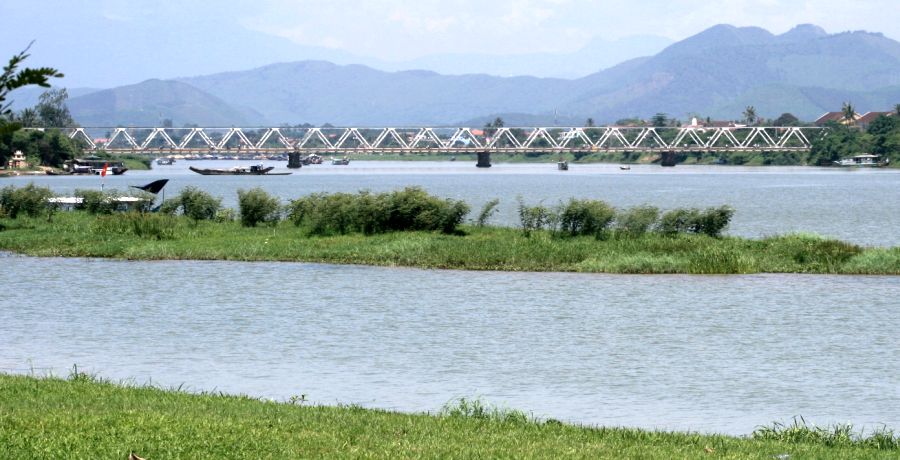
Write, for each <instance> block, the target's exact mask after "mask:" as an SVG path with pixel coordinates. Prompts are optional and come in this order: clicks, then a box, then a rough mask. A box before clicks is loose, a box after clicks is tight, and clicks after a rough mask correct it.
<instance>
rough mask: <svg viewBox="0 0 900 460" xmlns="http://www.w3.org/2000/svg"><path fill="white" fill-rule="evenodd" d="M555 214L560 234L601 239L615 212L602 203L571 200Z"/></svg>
mask: <svg viewBox="0 0 900 460" xmlns="http://www.w3.org/2000/svg"><path fill="white" fill-rule="evenodd" d="M555 214H556V216H557V217H556V219H555V220H556V221H557V222H559V232H560V233H561V234H563V235H566V236H583V235H587V236H594V237H596V238H601V237H603V236H604V235H605V234H606V231H607V229H608V228H609V226H610V224H611V223H612V221H613V219H615V217H616V210H615V208H613V207H612V206H610V205H609V204H607V203H605V202H603V201H599V200H577V199H575V198H572V199H570V200H569V202H568V203H566V204H565V205H562V206H560V208H559V209H558V210H556V211H555Z"/></svg>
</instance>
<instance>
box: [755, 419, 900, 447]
mask: <svg viewBox="0 0 900 460" xmlns="http://www.w3.org/2000/svg"><path fill="white" fill-rule="evenodd" d="M752 437H753V439H759V440H765V441H779V442H785V443H790V444H819V445H824V446H828V447H864V448H870V449H880V450H900V437H898V436H897V435H896V434H895V433H894V431H893V430H890V429H888V428H887V427H882V428H881V429H876V430H874V431H872V432H871V433H868V434H867V433H865V432H863V431H857V430H855V429H854V428H853V425H851V424H836V425H830V426H816V425H812V424H809V423H807V422H806V420H805V419H804V418H803V417H794V419H793V420H792V421H791V422H790V423H782V422H775V423H773V424H772V425H771V426H762V427H759V428H757V429H756V430H754V431H753V435H752Z"/></svg>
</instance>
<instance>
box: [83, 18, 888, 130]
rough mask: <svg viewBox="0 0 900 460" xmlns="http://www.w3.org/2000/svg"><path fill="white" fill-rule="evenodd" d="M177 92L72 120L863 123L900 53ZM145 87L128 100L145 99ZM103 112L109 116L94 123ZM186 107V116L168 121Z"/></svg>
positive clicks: (352, 74)
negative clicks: (839, 117)
mask: <svg viewBox="0 0 900 460" xmlns="http://www.w3.org/2000/svg"><path fill="white" fill-rule="evenodd" d="M178 81H179V82H181V83H182V84H186V85H185V86H186V87H187V88H190V90H188V89H187V88H184V87H182V86H171V87H165V88H163V89H162V90H159V92H158V93H156V92H154V91H157V89H154V90H152V91H151V90H149V89H146V90H144V91H141V92H139V93H140V94H141V95H142V98H137V97H131V98H127V97H124V96H121V95H120V96H118V97H117V98H112V97H111V96H109V93H108V92H102V91H101V92H98V93H94V94H90V95H87V96H82V97H79V98H74V99H73V100H72V102H73V103H75V102H76V100H77V101H78V102H79V104H80V105H77V107H78V112H76V111H75V110H73V112H75V113H76V119H78V120H79V121H80V122H81V123H83V124H86V123H87V122H86V121H83V120H82V119H81V118H80V114H84V115H85V116H88V115H89V116H91V117H93V118H90V120H93V121H91V123H93V122H94V121H96V122H97V123H99V122H100V121H101V120H104V119H105V120H116V121H117V122H121V123H132V124H137V123H138V121H137V120H141V121H140V122H141V123H144V122H148V121H152V122H155V121H158V120H159V119H160V118H174V119H175V120H176V123H184V122H194V123H199V124H225V125H232V124H235V125H237V124H245V123H256V122H267V123H274V124H280V123H291V124H298V123H313V124H317V125H318V124H323V123H332V124H335V125H360V126H375V125H425V124H432V125H452V124H457V123H461V122H467V123H470V124H476V125H479V124H482V123H481V121H482V120H489V119H492V118H493V117H495V116H497V115H500V116H503V115H504V114H505V115H506V116H507V117H510V121H511V123H510V124H544V123H546V124H553V123H554V122H555V123H559V124H570V123H572V122H573V121H580V120H581V121H583V120H585V119H586V118H587V117H592V118H594V119H595V121H596V122H597V123H609V122H613V121H615V120H617V119H620V118H625V117H630V116H641V117H650V116H652V115H653V114H654V113H657V112H665V113H668V114H669V115H670V116H674V117H679V118H682V119H687V117H688V116H690V115H694V114H696V115H699V116H701V117H706V116H710V117H712V118H716V119H736V118H740V116H741V112H742V111H743V109H744V107H746V106H747V105H753V106H754V107H756V111H757V113H758V114H759V115H761V116H764V117H770V118H775V117H777V116H778V115H780V114H781V113H783V112H792V113H794V114H795V115H797V116H799V117H800V118H801V119H806V120H812V119H815V118H817V117H818V116H819V115H821V114H822V113H823V112H826V111H829V110H839V109H840V106H841V104H842V102H844V101H851V102H853V104H854V105H855V106H856V108H857V110H859V111H863V112H864V111H869V110H887V109H890V108H891V107H893V106H894V104H896V103H898V102H900V98H898V97H897V96H898V91H897V88H898V87H900V43H898V42H896V41H893V40H891V39H888V38H886V37H884V36H883V35H881V34H876V33H867V32H848V33H840V34H834V35H828V34H826V33H825V32H824V31H823V30H822V29H820V28H818V27H816V26H812V25H801V26H798V27H796V28H794V29H792V30H791V31H789V32H787V33H784V34H781V35H774V34H771V33H769V32H768V31H766V30H763V29H760V28H755V27H740V28H739V27H733V26H727V25H720V26H715V27H712V28H710V29H708V30H705V31H703V32H701V33H699V34H697V35H695V36H692V37H689V38H687V39H685V40H683V41H681V42H678V43H675V44H673V45H671V46H669V47H667V48H665V49H664V50H662V51H661V52H659V53H657V54H656V55H654V56H650V57H642V58H636V59H631V60H629V61H626V62H623V63H621V64H619V65H616V66H614V67H611V68H609V69H606V70H603V71H600V72H596V73H593V74H590V75H588V76H586V77H583V78H579V79H560V78H536V77H497V76H490V75H486V74H467V75H441V74H438V73H435V72H430V71H422V70H414V71H399V72H386V71H381V70H375V69H373V68H371V67H366V66H362V65H336V64H333V63H330V62H325V61H301V62H293V63H283V64H272V65H267V66H264V67H260V68H256V69H252V70H246V71H238V72H226V73H218V74H212V75H207V76H201V77H193V78H184V79H180V80H178ZM146 83H147V82H145V83H143V84H141V85H145V84H146ZM168 83H172V82H168ZM154 84H155V85H156V86H160V85H162V84H163V82H160V81H156V83H154ZM141 85H134V87H128V88H132V92H134V91H136V90H137V89H138V88H135V87H140V86H141ZM177 88H181V89H180V90H177ZM121 90H123V88H118V89H116V90H113V92H114V93H115V92H121ZM179 91H181V92H179ZM117 94H118V93H117ZM129 94H130V93H129ZM182 95H183V96H184V97H187V98H190V100H189V101H187V102H182V103H179V101H178V99H177V97H176V96H179V97H180V96H182ZM111 99H115V100H117V101H118V105H114V104H112V103H111V102H110V100H111ZM94 103H97V104H99V103H103V104H105V105H104V106H103V109H102V110H94V107H93V106H92V105H91V104H94ZM175 105H178V111H177V115H173V116H168V115H162V116H160V115H159V113H162V112H163V110H162V108H171V107H173V106H175ZM166 113H169V112H166ZM172 113H175V112H172ZM104 117H105V118H104Z"/></svg>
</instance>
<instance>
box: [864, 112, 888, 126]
mask: <svg viewBox="0 0 900 460" xmlns="http://www.w3.org/2000/svg"><path fill="white" fill-rule="evenodd" d="M894 114H895V112H869V113H867V114H865V115H863V116H861V117H859V120H856V124H857V125H859V127H860V128H862V129H869V125H871V124H872V122H873V121H875V120H876V119H877V118H878V117H880V116H882V115H884V116H886V117H892V116H894Z"/></svg>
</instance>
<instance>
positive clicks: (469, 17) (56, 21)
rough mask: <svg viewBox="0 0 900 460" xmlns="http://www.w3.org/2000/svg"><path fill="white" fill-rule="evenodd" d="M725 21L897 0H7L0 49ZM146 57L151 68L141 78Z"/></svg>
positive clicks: (484, 46) (298, 50)
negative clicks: (32, 42)
mask: <svg viewBox="0 0 900 460" xmlns="http://www.w3.org/2000/svg"><path fill="white" fill-rule="evenodd" d="M722 23H727V24H733V25H737V26H751V25H752V26H760V27H763V28H765V29H768V30H770V31H771V32H773V33H782V32H785V31H787V30H788V29H790V28H791V27H793V26H794V25H796V24H801V23H813V24H817V25H819V26H822V27H823V28H825V30H827V31H828V32H830V33H835V32H841V31H846V30H863V29H864V30H868V31H872V32H882V33H884V34H885V35H887V36H888V37H891V38H894V39H898V38H900V0H723V1H703V0H608V1H589V0H493V1H488V0H443V1H432V0H416V1H404V0H374V1H349V0H255V1H253V2H246V1H245V2H240V1H235V0H220V1H187V0H182V1H178V2H175V1H171V2H170V1H162V0H158V1H148V0H78V1H64V0H60V1H47V0H28V1H7V2H0V53H2V54H0V58H2V57H3V56H8V55H11V54H12V53H14V52H16V51H18V50H19V49H21V48H22V47H23V46H24V45H26V44H27V43H28V42H29V41H30V40H31V39H36V40H37V42H36V44H35V47H34V49H33V58H32V61H31V62H30V64H32V65H35V64H42V65H43V64H49V65H55V66H58V67H60V68H62V69H63V70H66V71H67V76H68V77H70V78H69V80H70V81H71V82H72V84H75V85H108V84H112V83H116V82H121V81H123V80H124V81H130V80H134V79H139V78H149V77H151V76H159V77H166V78H167V77H171V76H178V75H191V74H198V73H206V72H215V71H221V70H235V69H243V68H250V67H252V66H257V65H263V64H266V63H270V62H274V61H275V60H297V59H303V58H306V57H307V55H310V56H309V57H312V58H320V59H323V58H325V59H327V58H328V56H329V55H328V54H325V57H323V56H322V55H321V53H320V54H319V55H315V53H314V52H312V51H310V50H311V49H310V48H308V47H316V48H321V47H324V48H328V49H331V50H332V51H333V54H334V55H335V59H334V60H335V61H341V59H340V58H339V56H338V55H339V53H340V52H344V53H345V54H347V53H349V54H352V55H355V56H362V57H366V58H373V59H378V60H382V61H405V60H409V59H413V58H418V57H421V56H425V55H435V54H443V53H483V54H523V53H532V52H538V51H543V52H554V53H555V52H567V51H571V50H575V49H579V48H581V47H583V46H584V45H585V44H587V43H588V42H589V41H590V40H591V39H595V38H597V39H604V40H615V39H619V38H624V37H629V36H634V35H657V36H663V37H667V38H670V39H673V40H680V39H683V38H686V37H688V36H690V35H693V34H696V33H698V32H700V31H702V30H704V29H706V28H709V27H711V26H713V25H716V24H722ZM319 51H321V50H319ZM325 51H326V53H327V52H329V50H325ZM282 56H283V58H282ZM352 59H353V57H352V56H350V57H347V56H344V59H343V62H344V63H346V62H347V61H349V60H352ZM114 63H115V65H116V66H118V67H115V66H114ZM150 63H152V65H153V66H155V67H154V69H157V70H158V72H156V73H157V74H154V75H147V74H148V70H147V69H146V68H144V67H142V66H148V65H150ZM89 65H90V66H93V72H92V74H91V75H90V78H88V74H89V73H91V72H89V69H88V68H87V67H88V66H89ZM129 69H133V72H132V73H133V74H134V75H132V74H130V73H129ZM179 71H180V73H179ZM104 73H105V74H112V73H116V74H117V75H109V77H110V78H107V79H104V78H102V77H103V75H102V74H104ZM149 73H152V72H149ZM113 77H115V78H113Z"/></svg>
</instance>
